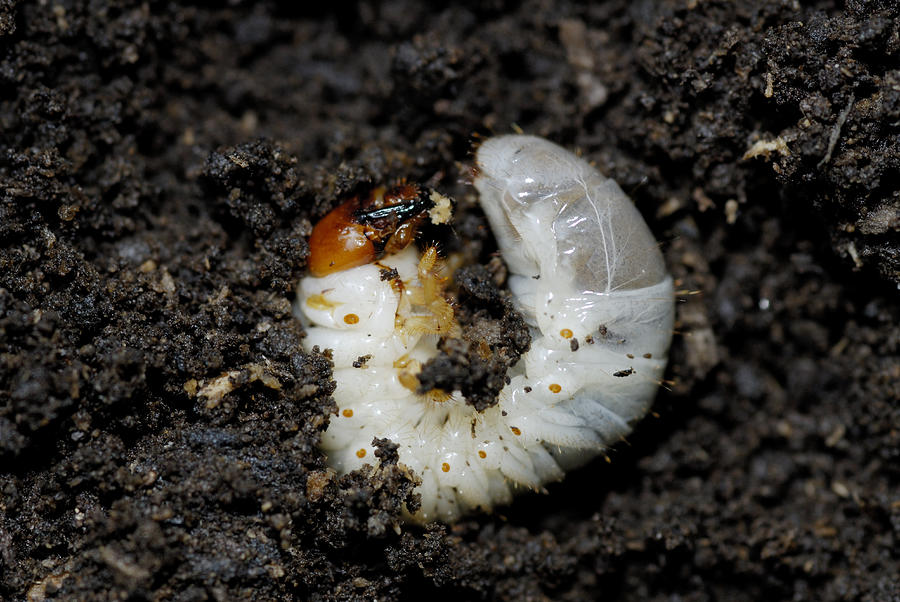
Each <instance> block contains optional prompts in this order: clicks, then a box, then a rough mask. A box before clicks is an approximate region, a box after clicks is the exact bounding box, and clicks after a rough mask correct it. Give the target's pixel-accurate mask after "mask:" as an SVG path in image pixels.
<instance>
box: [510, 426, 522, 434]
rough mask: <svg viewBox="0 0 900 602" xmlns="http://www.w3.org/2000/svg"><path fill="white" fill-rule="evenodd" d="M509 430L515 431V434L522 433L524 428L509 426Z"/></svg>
mask: <svg viewBox="0 0 900 602" xmlns="http://www.w3.org/2000/svg"><path fill="white" fill-rule="evenodd" d="M509 430H511V431H512V432H513V435H521V434H522V430H521V429H520V428H519V427H517V426H511V427H509Z"/></svg>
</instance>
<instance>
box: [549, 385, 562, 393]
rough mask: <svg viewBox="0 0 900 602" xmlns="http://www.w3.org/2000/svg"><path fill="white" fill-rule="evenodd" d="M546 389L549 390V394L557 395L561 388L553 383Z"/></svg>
mask: <svg viewBox="0 0 900 602" xmlns="http://www.w3.org/2000/svg"><path fill="white" fill-rule="evenodd" d="M547 388H548V389H550V392H551V393H559V392H560V391H562V387H560V386H559V385H558V384H556V383H553V384H552V385H550V386H549V387H547Z"/></svg>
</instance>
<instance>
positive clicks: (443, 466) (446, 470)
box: [441, 462, 450, 472]
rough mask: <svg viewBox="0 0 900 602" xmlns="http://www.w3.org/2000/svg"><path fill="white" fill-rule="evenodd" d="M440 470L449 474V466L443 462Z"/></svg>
mask: <svg viewBox="0 0 900 602" xmlns="http://www.w3.org/2000/svg"><path fill="white" fill-rule="evenodd" d="M441 470H443V471H444V472H450V465H449V464H447V463H446V462H444V463H443V464H441Z"/></svg>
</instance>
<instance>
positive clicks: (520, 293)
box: [298, 136, 674, 522]
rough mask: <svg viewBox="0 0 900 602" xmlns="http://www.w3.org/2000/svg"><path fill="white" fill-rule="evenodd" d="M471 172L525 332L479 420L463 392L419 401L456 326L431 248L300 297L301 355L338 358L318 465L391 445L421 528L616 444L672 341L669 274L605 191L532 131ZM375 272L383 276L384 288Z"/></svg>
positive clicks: (349, 464) (364, 456) (311, 288)
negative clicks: (423, 377)
mask: <svg viewBox="0 0 900 602" xmlns="http://www.w3.org/2000/svg"><path fill="white" fill-rule="evenodd" d="M476 164H477V165H476V177H475V187H476V188H477V189H478V192H479V194H480V202H481V205H482V207H483V209H484V211H485V213H486V214H487V216H488V219H489V221H490V223H491V227H492V229H493V231H494V235H495V237H496V239H497V242H498V245H499V247H500V251H501V253H502V255H503V258H504V259H505V260H506V262H507V264H508V266H509V269H510V280H509V286H510V289H511V291H512V293H513V296H514V299H515V301H516V303H517V306H518V308H519V310H520V311H521V312H522V313H523V315H524V316H525V318H526V320H527V321H528V322H529V324H530V326H531V328H532V345H531V349H530V350H529V351H528V352H527V353H525V354H524V355H523V356H522V359H521V360H520V361H519V362H518V364H516V365H515V366H513V368H512V369H511V370H510V374H509V376H510V382H509V384H508V385H506V387H504V388H503V390H502V391H501V392H500V395H499V399H498V403H497V404H496V405H494V406H492V407H490V408H487V409H485V410H484V411H481V412H478V411H476V410H475V409H474V408H473V407H472V406H471V405H469V404H467V403H466V402H465V400H464V399H463V398H462V396H461V395H460V394H459V392H456V393H454V394H452V395H450V396H446V395H441V394H440V393H439V392H431V393H430V394H426V395H420V394H417V393H416V392H415V391H416V389H417V383H418V381H417V379H416V378H415V375H416V373H417V371H418V369H419V367H420V366H421V364H422V363H424V362H426V361H427V360H428V359H430V358H431V357H434V356H435V354H436V353H437V349H436V342H437V340H438V338H439V337H440V336H453V335H454V334H456V333H457V332H458V326H457V325H456V323H455V320H454V318H453V315H452V311H451V310H450V307H449V305H448V304H447V303H446V301H444V300H443V298H442V297H441V288H442V284H443V280H444V277H443V276H442V275H441V274H440V272H439V265H438V263H437V262H436V256H435V253H434V250H433V249H430V250H429V251H427V252H426V253H425V255H424V256H423V257H422V258H419V257H418V253H417V251H416V250H415V249H414V248H407V249H406V250H404V251H402V252H400V253H398V254H395V255H392V256H389V257H386V258H384V259H382V260H381V261H380V262H379V263H380V265H378V264H368V265H362V266H359V267H354V268H351V269H348V270H345V271H340V272H335V273H332V274H327V275H325V276H323V277H320V278H316V277H312V276H309V277H306V278H304V279H303V280H302V281H301V282H300V285H299V287H298V310H299V312H300V314H301V317H302V318H303V319H304V320H305V322H306V323H307V324H308V325H309V328H308V329H307V332H308V336H307V338H306V339H305V341H304V345H305V346H306V347H307V348H311V347H312V346H314V345H318V346H319V347H320V348H323V349H324V348H331V349H333V350H334V351H333V359H334V378H335V381H336V382H337V389H336V391H335V394H334V397H335V401H336V402H337V405H338V408H339V410H338V416H337V417H334V418H332V420H331V423H330V425H329V427H328V429H327V431H326V432H325V434H324V435H323V440H322V447H323V449H324V450H325V452H326V453H327V455H328V461H329V463H330V464H331V465H332V466H334V467H335V468H336V469H337V470H338V471H339V472H341V473H345V472H349V471H351V470H354V469H356V468H359V467H361V466H362V465H363V464H365V463H367V462H368V463H375V462H377V460H376V459H375V457H374V449H373V447H372V441H373V438H375V437H377V438H388V439H391V440H392V441H393V442H395V443H397V444H399V448H398V450H397V451H398V454H399V461H400V462H401V463H403V464H405V465H407V466H408V467H409V468H411V469H412V470H413V471H415V473H416V474H417V475H419V477H421V479H422V483H421V485H419V487H418V492H419V493H420V494H421V496H422V505H421V509H420V510H419V511H418V512H417V513H416V514H415V515H413V516H411V517H410V518H411V519H412V520H414V521H417V522H429V521H434V520H440V521H444V522H452V521H454V520H456V519H458V518H459V517H460V516H462V515H463V514H466V513H468V512H471V511H474V510H477V509H481V510H490V509H491V508H492V507H493V506H495V505H498V504H506V503H508V502H510V500H511V499H512V496H513V493H514V492H516V491H517V490H521V489H533V490H540V489H542V488H543V485H544V484H546V483H548V482H550V481H556V480H559V479H561V478H562V477H563V475H564V472H565V471H566V470H568V469H570V468H573V467H576V466H578V465H581V464H583V463H585V462H586V461H588V460H590V459H591V458H593V457H595V456H596V455H598V454H600V453H601V452H602V451H603V450H604V449H605V448H607V447H609V446H610V445H612V444H615V443H616V442H618V441H620V440H621V439H622V438H623V437H624V436H625V435H627V434H628V433H629V432H630V431H631V429H632V425H633V424H634V423H635V422H636V421H637V420H638V419H640V418H641V417H642V416H643V415H644V414H645V413H646V412H647V409H648V407H649V406H650V404H651V402H652V400H653V396H654V394H655V391H656V388H657V385H658V383H659V381H660V379H661V378H662V375H663V371H664V369H665V364H666V357H667V352H668V347H669V342H670V339H671V335H672V322H673V315H674V302H673V301H674V298H673V291H672V280H671V278H670V277H669V276H668V274H667V273H666V269H665V264H664V262H663V258H662V254H661V253H660V251H659V249H658V247H657V244H656V241H655V240H654V238H653V235H652V234H651V233H650V230H649V229H648V228H647V225H646V223H645V222H644V220H643V218H642V217H641V215H640V213H639V212H638V211H637V209H636V208H635V207H634V205H633V203H632V202H631V201H630V200H629V199H628V197H627V196H626V195H625V194H624V193H623V192H622V190H621V189H620V188H619V186H618V185H617V184H616V183H615V182H614V181H612V180H611V179H609V178H606V177H604V176H603V175H601V174H600V173H599V172H598V171H597V170H596V169H595V168H593V167H591V166H590V165H589V164H588V163H587V162H585V161H583V160H582V159H580V158H578V157H576V156H575V155H574V154H572V153H570V152H569V151H567V150H565V149H563V148H561V147H559V146H557V145H555V144H553V143H551V142H548V141H547V140H544V139H541V138H536V137H532V136H501V137H497V138H492V139H489V140H487V141H485V142H484V143H483V144H482V145H481V146H480V147H479V149H478V151H477V155H476ZM386 268H387V269H395V270H396V274H395V275H394V278H392V279H387V280H385V279H383V278H382V276H383V274H384V273H385V269H386ZM347 316H353V318H351V319H349V320H348V319H347ZM363 356H365V358H366V361H365V362H360V361H359V358H360V357H363ZM354 365H355V366H357V367H354Z"/></svg>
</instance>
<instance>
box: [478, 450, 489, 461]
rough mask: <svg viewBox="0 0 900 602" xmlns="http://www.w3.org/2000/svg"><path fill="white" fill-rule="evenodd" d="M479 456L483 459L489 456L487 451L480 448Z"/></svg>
mask: <svg viewBox="0 0 900 602" xmlns="http://www.w3.org/2000/svg"><path fill="white" fill-rule="evenodd" d="M478 457H479V458H481V459H482V460H483V459H484V458H487V454H486V453H485V451H484V450H483V449H479V450H478Z"/></svg>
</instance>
